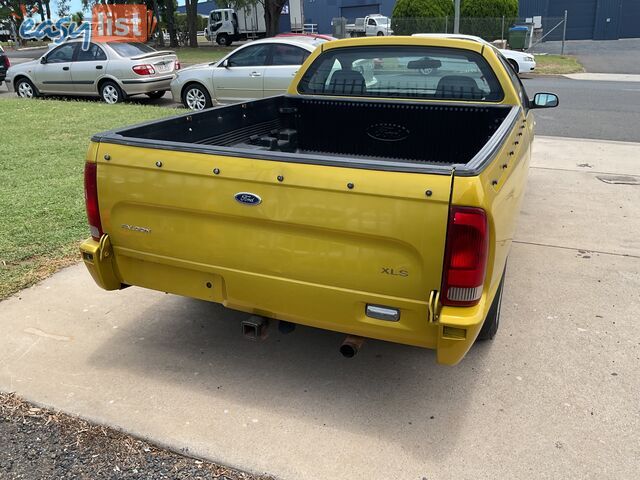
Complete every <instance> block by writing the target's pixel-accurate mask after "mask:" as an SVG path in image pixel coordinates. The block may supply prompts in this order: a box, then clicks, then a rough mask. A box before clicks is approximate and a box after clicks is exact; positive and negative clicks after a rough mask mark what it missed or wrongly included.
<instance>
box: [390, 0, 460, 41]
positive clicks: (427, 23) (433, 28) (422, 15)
mask: <svg viewBox="0 0 640 480" xmlns="http://www.w3.org/2000/svg"><path fill="white" fill-rule="evenodd" d="M447 16H449V17H451V18H453V2H452V1H451V0H398V1H397V2H396V6H395V7H394V8H393V14H392V28H393V32H394V33H395V34H396V35H411V34H412V33H427V32H444V31H445V29H446V25H445V24H446V17H447ZM449 22H453V20H451V19H450V20H449Z"/></svg>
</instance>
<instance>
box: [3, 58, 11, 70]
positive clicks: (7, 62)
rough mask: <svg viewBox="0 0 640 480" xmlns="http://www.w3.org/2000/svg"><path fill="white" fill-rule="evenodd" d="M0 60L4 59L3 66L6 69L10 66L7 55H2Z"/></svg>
mask: <svg viewBox="0 0 640 480" xmlns="http://www.w3.org/2000/svg"><path fill="white" fill-rule="evenodd" d="M2 60H3V61H4V67H5V68H7V69H8V68H9V67H10V66H11V62H10V61H9V57H7V56H6V55H5V56H4V57H2Z"/></svg>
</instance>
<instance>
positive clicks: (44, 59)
mask: <svg viewBox="0 0 640 480" xmlns="http://www.w3.org/2000/svg"><path fill="white" fill-rule="evenodd" d="M40 63H42V64H43V65H44V64H45V63H47V57H42V58H40Z"/></svg>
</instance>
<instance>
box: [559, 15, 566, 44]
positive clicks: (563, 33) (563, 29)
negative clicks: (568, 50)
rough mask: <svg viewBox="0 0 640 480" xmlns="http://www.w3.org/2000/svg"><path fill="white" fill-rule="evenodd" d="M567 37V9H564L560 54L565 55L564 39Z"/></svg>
mask: <svg viewBox="0 0 640 480" xmlns="http://www.w3.org/2000/svg"><path fill="white" fill-rule="evenodd" d="M566 38H567V11H566V10H565V11H564V25H562V48H561V49H560V55H564V41H565V40H566Z"/></svg>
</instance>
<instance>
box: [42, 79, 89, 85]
mask: <svg viewBox="0 0 640 480" xmlns="http://www.w3.org/2000/svg"><path fill="white" fill-rule="evenodd" d="M42 83H43V84H46V85H74V84H76V85H93V84H94V83H96V82H95V80H64V81H60V82H42Z"/></svg>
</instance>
